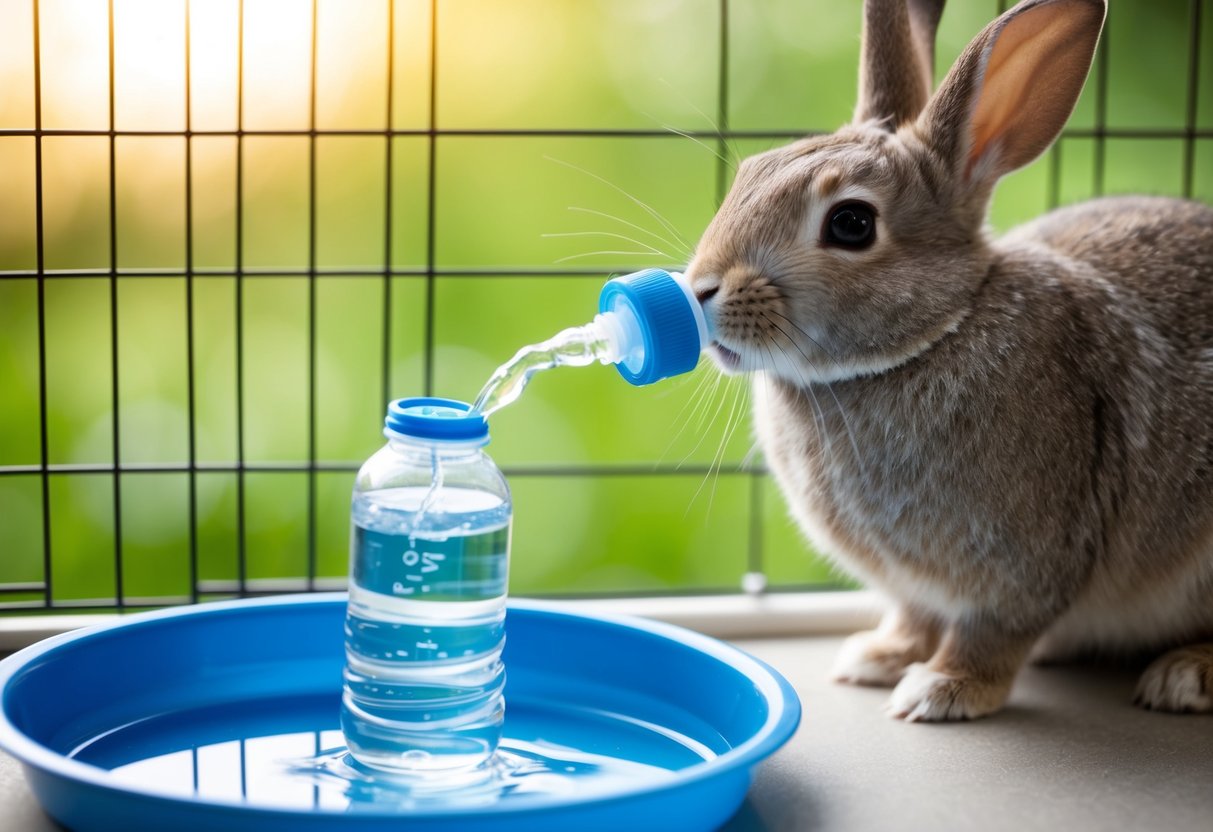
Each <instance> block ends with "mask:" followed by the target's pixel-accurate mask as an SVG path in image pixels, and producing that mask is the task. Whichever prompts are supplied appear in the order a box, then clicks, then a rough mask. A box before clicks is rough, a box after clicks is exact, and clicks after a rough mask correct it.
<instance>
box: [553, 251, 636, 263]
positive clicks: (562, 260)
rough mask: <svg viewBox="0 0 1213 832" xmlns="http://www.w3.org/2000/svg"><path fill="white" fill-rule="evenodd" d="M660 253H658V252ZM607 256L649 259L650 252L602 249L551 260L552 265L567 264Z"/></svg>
mask: <svg viewBox="0 0 1213 832" xmlns="http://www.w3.org/2000/svg"><path fill="white" fill-rule="evenodd" d="M658 253H660V252H658ZM607 254H618V255H621V256H624V257H651V256H652V255H653V252H652V251H619V250H614V249H603V250H601V251H585V252H582V253H581V254H570V255H568V256H567V257H560V258H558V259H556V260H553V261H552V262H553V263H568V262H570V261H572V260H584V259H585V258H587V257H601V256H604V255H607Z"/></svg>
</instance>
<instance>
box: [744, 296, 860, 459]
mask: <svg viewBox="0 0 1213 832" xmlns="http://www.w3.org/2000/svg"><path fill="white" fill-rule="evenodd" d="M773 314H775V315H778V316H779V317H780V318H783V319H784V320H785V321H787V320H788V319H787V318H784V316H783V315H779V313H778V312H774V313H773ZM763 317H764V318H766V320H767V321H768V322H769V323H770V324H771V325H772V326H774V327H775V328H776V329H777V330H779V332H780V333H781V334H782V335H783V337H784V338H787V339H788V342H789V343H790V344H791V345H792V346H794V347H795V348H796V350H797V351H798V352H799V353H800V354H801V355H802V356H804V360H805V362H807V363H808V365H809V367H810V368H811V369H812V370H813V371H814V372H818V370H817V367H816V365H814V364H813V360H812V359H811V358H809V356H808V353H806V352H805V351H804V348H803V347H801V346H800V344H799V343H797V341H796V339H795V338H793V337H792V336H791V335H789V334H788V332H787V331H786V330H785V329H784V328H783V327H781V326H780V325H779V323H778V321H776V320H775V319H774V318H770V317H767V316H766V315H765V313H764V315H763ZM788 323H789V324H792V327H793V329H794V330H796V331H797V332H800V333H801V334H805V333H804V331H803V330H801V329H800V327H797V326H796V325H795V324H793V323H792V322H791V321H788ZM805 337H806V338H807V337H808V335H805ZM809 340H812V339H811V338H810V339H809ZM814 343H816V342H814ZM785 355H786V354H785ZM801 381H802V382H803V381H804V375H803V374H801ZM824 384H825V388H826V391H827V392H828V393H829V394H830V398H832V399H833V400H834V405H835V407H837V408H838V415H839V417H840V418H841V419H842V426H843V428H844V429H845V430H846V432H847V439H848V441H849V442H850V443H851V451H852V452H853V453H854V455H855V463H856V465H858V466H859V473H860V476H862V477H863V478H864V480H865V481H866V480H867V478H868V471H867V466H865V465H864V463H863V455H862V454H861V453H860V452H859V443H858V442H856V441H855V432H854V431H853V430H851V420H850V419H848V418H847V411H846V408H844V407H843V406H842V402H841V401H840V400H839V398H838V394H837V393H835V392H834V386H833V385H832V384H830V382H828V381H826V382H824ZM804 389H805V390H807V391H808V392H809V395H813V385H812V384H811V383H810V384H806V385H804ZM814 398H816V396H814ZM822 413H823V415H824V411H822Z"/></svg>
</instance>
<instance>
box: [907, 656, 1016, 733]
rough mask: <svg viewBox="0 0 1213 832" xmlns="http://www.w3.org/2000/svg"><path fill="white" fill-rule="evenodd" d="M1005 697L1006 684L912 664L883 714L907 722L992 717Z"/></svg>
mask: <svg viewBox="0 0 1213 832" xmlns="http://www.w3.org/2000/svg"><path fill="white" fill-rule="evenodd" d="M1006 697H1007V686H1006V685H1001V684H995V683H992V682H988V681H983V680H981V679H975V678H972V677H964V676H949V675H948V674H946V673H940V672H939V671H937V670H931V669H930V668H929V667H927V666H926V665H925V664H912V665H910V666H909V667H908V668H906V672H905V676H904V677H902V680H901V681H900V682H899V683H898V685H897V687H896V688H894V689H893V694H892V695H891V696H890V697H889V703H888V705H886V706H885V712H886V713H887V714H888V715H889V716H891V717H894V718H896V719H904V720H905V721H906V722H952V721H955V720H961V719H976V718H977V717H979V716H985V715H986V714H992V713H994V712H995V711H997V710H998V709H999V708H1001V707H1002V703H1003V702H1004V701H1006Z"/></svg>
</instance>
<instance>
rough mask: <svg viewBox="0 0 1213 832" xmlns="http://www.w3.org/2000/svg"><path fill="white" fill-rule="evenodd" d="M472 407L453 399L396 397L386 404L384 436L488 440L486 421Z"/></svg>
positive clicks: (471, 440) (482, 441)
mask: <svg viewBox="0 0 1213 832" xmlns="http://www.w3.org/2000/svg"><path fill="white" fill-rule="evenodd" d="M471 409H472V406H471V405H470V404H468V403H467V402H461V401H456V400H455V399H438V398H433V397H430V396H415V397H413V398H409V399H396V401H394V402H392V403H391V404H389V405H388V406H387V417H386V418H385V419H384V420H383V424H384V429H383V432H384V434H385V435H388V436H389V437H390V435H391V434H396V435H399V436H412V437H415V438H417V439H429V440H431V441H437V442H480V443H481V444H484V443H487V442H488V441H489V423H488V422H487V421H486V420H485V418H484V417H483V416H481V415H480V414H479V413H476V414H474V415H473V414H470V413H469V411H471Z"/></svg>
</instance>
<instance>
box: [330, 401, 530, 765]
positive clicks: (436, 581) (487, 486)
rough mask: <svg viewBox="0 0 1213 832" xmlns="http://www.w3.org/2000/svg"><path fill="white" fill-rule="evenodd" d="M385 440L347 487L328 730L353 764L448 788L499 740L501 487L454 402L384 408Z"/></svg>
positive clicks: (478, 433) (476, 421)
mask: <svg viewBox="0 0 1213 832" xmlns="http://www.w3.org/2000/svg"><path fill="white" fill-rule="evenodd" d="M384 435H385V436H386V437H387V440H388V442H387V445H385V446H384V447H383V448H381V449H380V450H379V451H378V452H376V453H375V454H374V455H373V456H372V457H371V458H370V459H368V460H367V461H366V463H365V464H364V465H363V466H362V468H361V470H359V472H358V478H357V480H356V481H355V484H354V495H353V508H352V523H351V526H352V530H351V532H352V539H351V543H350V586H349V591H350V596H349V605H348V608H347V614H346V625H345V648H346V665H345V688H344V693H343V696H342V707H341V729H342V732H343V733H344V734H345V739H346V743H347V745H348V746H349V751H350V753H351V754H352V755H353V757H354V759H355V760H356V761H358V762H359V763H362V764H364V765H366V766H370V767H372V768H374V769H378V770H385V771H390V772H393V773H397V774H401V775H405V776H413V777H417V778H427V779H429V780H431V781H432V780H433V779H434V778H439V779H443V780H444V781H447V782H450V781H451V778H455V780H457V779H458V778H459V777H460V776H465V775H469V773H474V772H478V771H486V770H487V768H488V765H487V764H488V762H489V760H490V758H491V757H492V755H493V753H494V751H495V750H496V748H497V744H498V742H499V741H500V739H501V729H502V724H503V721H504V716H505V702H504V698H503V696H502V689H503V686H504V684H505V668H504V667H503V665H502V663H501V649H502V647H503V646H504V644H505V602H506V588H507V578H508V570H509V548H510V522H511V501H510V491H509V487H508V486H507V485H506V481H505V477H504V476H503V475H502V473H501V471H500V470H499V469H498V468H497V466H496V465H495V464H494V463H493V460H492V459H490V458H489V456H488V455H487V454H486V453H485V452H484V446H485V445H486V444H488V441H489V432H488V424H487V423H486V421H485V419H484V418H483V417H482V416H480V415H479V414H474V413H470V412H469V406H468V405H467V404H465V403H463V402H457V401H452V400H450V399H437V398H412V399H400V400H397V401H394V402H392V403H391V404H390V405H389V407H388V413H387V418H386V419H385V429H384Z"/></svg>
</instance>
